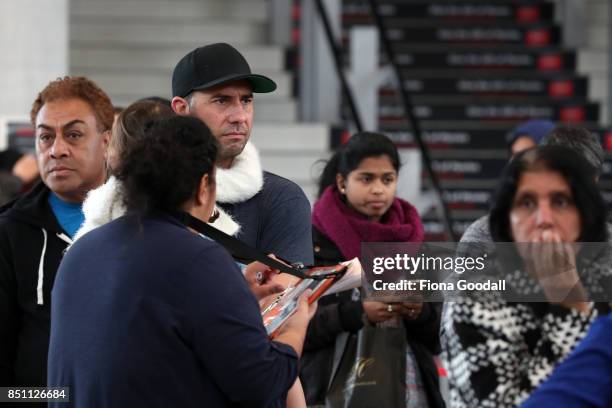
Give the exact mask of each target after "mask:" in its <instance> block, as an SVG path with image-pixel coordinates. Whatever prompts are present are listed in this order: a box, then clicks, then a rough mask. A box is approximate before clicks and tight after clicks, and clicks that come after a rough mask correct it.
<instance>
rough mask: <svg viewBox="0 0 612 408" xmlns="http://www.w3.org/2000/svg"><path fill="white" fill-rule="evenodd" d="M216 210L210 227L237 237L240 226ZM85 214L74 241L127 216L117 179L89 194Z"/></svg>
mask: <svg viewBox="0 0 612 408" xmlns="http://www.w3.org/2000/svg"><path fill="white" fill-rule="evenodd" d="M215 208H216V209H217V211H219V217H218V218H217V219H216V220H215V222H214V223H212V224H210V225H212V226H213V227H215V228H217V229H218V230H220V231H223V232H225V233H226V234H228V235H235V234H236V233H237V232H238V231H239V230H240V225H238V223H237V222H236V221H234V219H233V218H232V217H231V216H230V215H229V214H228V213H226V212H225V211H223V210H222V209H221V208H219V207H215ZM83 214H84V215H85V222H83V225H82V226H81V228H79V230H78V232H77V233H76V234H75V236H74V238H73V241H76V240H77V239H79V238H80V237H82V236H83V235H85V234H86V233H88V232H89V231H91V230H93V229H95V228H98V227H101V226H102V225H104V224H106V223H107V222H111V221H112V220H114V219H116V218H119V217H121V216H123V215H124V214H125V207H124V206H123V193H122V191H121V184H120V183H119V181H118V180H117V179H116V178H115V177H110V178H109V179H108V180H107V181H106V183H104V184H102V185H101V186H100V187H98V188H96V189H94V190H91V191H90V192H89V193H88V194H87V198H86V199H85V201H84V202H83Z"/></svg>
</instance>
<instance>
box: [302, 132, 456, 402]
mask: <svg viewBox="0 0 612 408" xmlns="http://www.w3.org/2000/svg"><path fill="white" fill-rule="evenodd" d="M399 167H400V163H399V156H398V152H397V148H396V147H395V145H394V144H393V142H391V141H390V140H389V139H388V138H387V137H386V136H384V135H381V134H376V133H367V132H364V133H359V134H356V135H354V136H353V137H352V138H351V139H349V141H348V143H347V144H346V145H345V146H343V147H341V148H340V149H339V150H338V152H336V154H335V155H334V156H333V157H332V158H331V160H330V161H329V162H328V163H327V165H326V167H325V169H324V170H323V174H322V176H321V180H320V184H319V200H318V201H317V202H316V203H315V206H314V209H313V243H314V253H315V260H316V263H317V264H335V263H338V262H339V261H344V260H349V259H352V258H354V257H358V256H359V254H360V244H361V242H379V241H382V242H421V241H422V240H423V236H424V232H423V226H422V224H421V220H420V218H419V215H418V213H417V211H416V209H415V208H414V207H413V206H412V205H411V204H409V203H408V202H406V201H404V200H401V199H399V198H397V197H395V192H396V187H397V175H398V171H399ZM398 320H401V321H403V324H404V325H405V327H406V338H407V340H408V345H409V347H408V349H407V357H406V359H407V360H406V361H407V366H408V371H409V372H410V373H411V374H409V375H407V378H406V380H407V383H409V382H410V383H412V384H411V385H413V387H410V392H407V393H406V394H407V401H406V404H407V405H406V406H408V407H412V406H429V407H438V406H443V405H444V404H443V401H442V397H441V395H440V392H439V390H438V377H437V368H436V365H435V362H434V360H433V354H436V353H438V352H439V338H438V329H439V323H440V314H439V305H436V304H431V303H419V302H402V303H399V302H398V303H383V302H375V301H368V300H364V299H361V296H360V293H359V292H358V291H345V292H341V293H339V294H337V295H332V296H328V297H323V298H322V299H321V300H320V306H319V310H318V311H317V313H316V315H315V317H314V318H313V320H312V321H311V323H310V325H309V327H308V333H307V337H306V343H305V345H304V356H303V357H302V366H301V371H300V379H301V381H302V384H303V386H304V392H305V395H306V400H307V402H308V404H309V405H317V404H324V403H325V397H326V392H327V390H328V387H329V384H330V380H331V378H332V376H333V375H334V373H333V371H334V364H333V361H334V354H335V353H338V352H342V348H343V347H346V343H344V344H340V345H338V344H337V341H336V340H337V339H338V338H339V336H340V335H341V334H343V333H347V332H348V333H353V334H354V333H357V332H358V331H359V330H360V329H361V328H362V327H363V325H364V321H365V322H366V324H368V325H381V326H382V325H386V324H390V323H393V321H398ZM408 377H410V378H408ZM407 391H408V390H407ZM419 404H420V405H419Z"/></svg>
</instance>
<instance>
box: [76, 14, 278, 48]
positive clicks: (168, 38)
mask: <svg viewBox="0 0 612 408" xmlns="http://www.w3.org/2000/svg"><path fill="white" fill-rule="evenodd" d="M230 26H231V29H228V27H230ZM70 38H72V39H73V40H75V41H78V44H88V45H89V46H94V45H95V44H105V45H108V44H130V45H134V44H148V45H153V46H154V45H160V46H161V45H181V44H183V43H187V44H193V43H194V38H200V39H203V40H205V41H206V43H214V42H228V43H230V44H236V45H248V44H258V43H263V42H265V39H266V27H265V24H260V23H250V24H239V23H236V24H233V25H232V22H231V21H219V20H201V19H195V20H193V21H188V22H187V21H184V20H181V19H178V20H177V19H162V20H159V21H152V20H148V21H123V20H121V21H119V20H116V19H112V18H108V19H105V18H91V19H85V18H79V19H77V20H76V21H71V24H70ZM200 45H201V42H200ZM196 46H197V45H196Z"/></svg>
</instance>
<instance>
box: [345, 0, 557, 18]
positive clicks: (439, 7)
mask: <svg viewBox="0 0 612 408" xmlns="http://www.w3.org/2000/svg"><path fill="white" fill-rule="evenodd" d="M483 3H484V2H480V3H479V2H475V1H455V2H452V3H451V2H449V1H423V0H422V1H418V0H417V1H411V2H405V1H404V2H402V1H397V0H396V1H379V2H378V4H379V6H378V11H379V13H380V14H381V16H383V17H387V18H389V17H405V18H410V19H431V20H439V21H441V22H447V21H454V20H459V21H495V22H498V21H512V22H518V23H533V22H538V21H548V20H552V18H553V17H554V4H552V3H535V4H533V3H531V4H521V3H514V2H506V3H502V2H491V1H489V2H487V3H484V4H483ZM342 11H343V17H344V20H345V21H352V22H360V23H361V22H369V21H371V19H372V17H371V10H370V7H369V5H368V4H365V3H363V2H355V1H349V2H347V1H345V2H344V3H343V6H342Z"/></svg>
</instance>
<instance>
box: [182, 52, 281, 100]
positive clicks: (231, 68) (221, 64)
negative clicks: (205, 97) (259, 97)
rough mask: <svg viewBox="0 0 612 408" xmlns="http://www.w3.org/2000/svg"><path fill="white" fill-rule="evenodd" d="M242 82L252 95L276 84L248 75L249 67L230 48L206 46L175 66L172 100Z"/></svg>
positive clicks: (268, 90)
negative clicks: (199, 91) (247, 86)
mask: <svg viewBox="0 0 612 408" xmlns="http://www.w3.org/2000/svg"><path fill="white" fill-rule="evenodd" d="M242 79H243V80H246V81H249V82H250V84H251V87H252V89H253V92H257V93H267V92H272V91H274V90H275V89H276V83H275V82H274V81H273V80H271V79H270V78H268V77H265V76H263V75H257V74H252V73H251V67H249V63H248V62H247V61H246V59H244V57H243V56H242V54H240V52H238V50H237V49H235V48H234V47H232V46H231V45H229V44H226V43H216V44H211V45H206V46H204V47H200V48H196V49H195V50H193V51H191V52H190V53H189V54H187V55H185V56H184V57H183V58H181V60H180V61H179V62H178V64H176V67H174V72H172V96H173V97H174V96H180V97H183V98H184V97H185V96H187V95H189V94H190V93H191V92H193V91H196V90H201V89H206V88H211V87H213V86H217V85H221V84H224V83H227V82H232V81H239V80H242Z"/></svg>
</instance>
